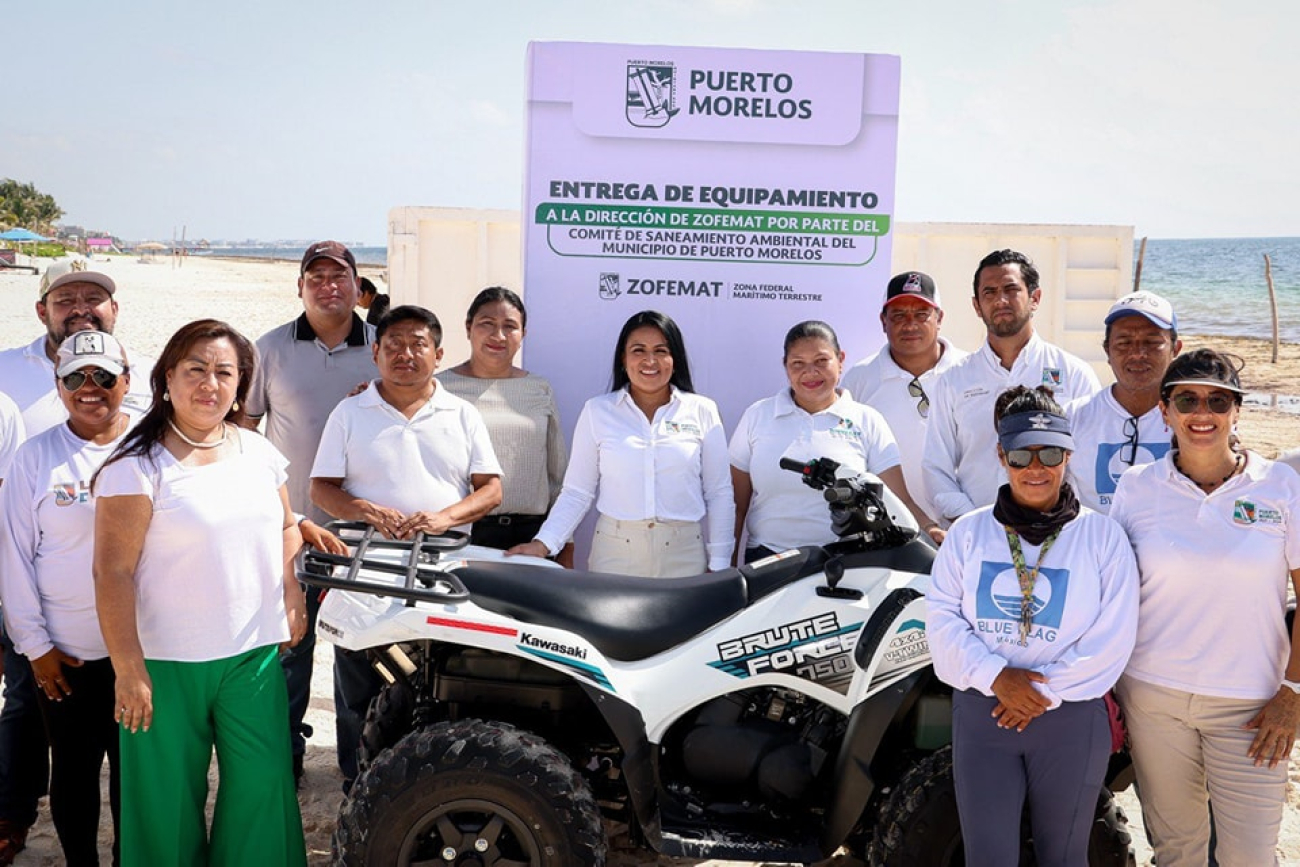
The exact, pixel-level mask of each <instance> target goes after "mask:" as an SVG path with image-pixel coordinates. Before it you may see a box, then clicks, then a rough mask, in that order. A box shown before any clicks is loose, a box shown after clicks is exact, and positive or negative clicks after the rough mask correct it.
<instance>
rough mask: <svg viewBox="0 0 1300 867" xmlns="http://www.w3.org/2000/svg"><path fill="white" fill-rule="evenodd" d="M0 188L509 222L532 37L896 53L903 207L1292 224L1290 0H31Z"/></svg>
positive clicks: (1268, 228)
mask: <svg viewBox="0 0 1300 867" xmlns="http://www.w3.org/2000/svg"><path fill="white" fill-rule="evenodd" d="M0 24H2V25H3V28H2V29H3V32H4V34H5V35H4V46H5V47H4V54H5V63H4V64H3V66H4V68H5V83H4V88H3V98H2V99H0V106H2V107H0V177H5V176H8V177H14V178H16V179H18V180H20V181H30V182H32V183H35V184H36V185H37V186H38V187H39V188H40V189H42V190H43V191H45V192H48V193H51V194H53V195H54V196H55V198H56V199H57V200H58V201H59V203H60V204H61V205H62V207H63V208H64V209H65V210H66V211H67V214H66V216H65V221H67V222H71V223H76V224H83V225H86V226H87V227H99V228H104V229H108V230H111V231H113V232H114V233H116V234H117V235H119V236H121V237H124V238H126V239H128V240H143V239H146V238H155V239H156V238H164V239H165V238H168V237H170V236H171V235H172V231H173V228H174V227H175V228H176V229H177V230H178V231H179V227H180V226H181V225H185V226H187V227H188V237H189V238H191V239H194V238H200V237H206V238H212V239H217V238H221V239H226V240H240V239H245V238H259V239H266V240H271V239H276V238H295V239H302V238H314V237H337V238H343V239H347V240H350V241H356V242H365V243H367V244H371V245H380V246H382V245H384V244H385V243H386V239H387V215H388V211H389V209H390V208H393V207H396V206H403V205H436V206H448V207H484V208H510V209H518V208H519V206H520V199H521V194H522V187H521V185H522V177H523V161H524V151H523V133H524V96H525V82H524V74H525V63H524V60H525V51H526V47H527V44H528V42H529V41H530V40H557V41H598V42H627V43H634V44H651V45H653V44H658V45H717V46H727V47H733V46H734V47H747V48H774V49H797V50H832V51H856V52H880V53H888V54H898V55H900V56H901V57H902V70H903V85H902V108H901V118H900V131H899V161H898V185H897V199H898V209H897V214H896V217H897V218H898V219H902V220H913V221H922V220H926V221H977V222H1046V223H1117V224H1125V225H1133V226H1134V227H1135V231H1136V233H1137V235H1138V236H1141V235H1150V236H1152V237H1158V238H1171V237H1228V236H1252V235H1261V236H1278V235H1291V236H1295V235H1300V206H1298V205H1297V202H1300V170H1297V167H1296V166H1297V157H1296V154H1297V150H1300V110H1298V109H1297V107H1296V106H1297V102H1296V94H1295V87H1296V85H1297V82H1300V51H1297V50H1296V41H1295V34H1296V32H1297V26H1296V25H1297V24H1300V4H1297V3H1296V2H1295V0H1241V2H1232V3H1230V2H1220V0H1213V2H1210V0H1116V2H1101V0H1097V2H1093V0H1073V2H1070V0H1002V2H997V0H994V2H981V0H936V2H915V3H908V2H899V0H885V2H881V0H844V2H817V0H637V2H623V0H519V2H514V0H511V2H505V0H499V2H493V0H480V2H454V3H453V2H442V0H369V2H363V0H350V2H339V0H313V2H308V0H219V2H215V3H195V2H176V0H119V2H110V3H92V2H90V0H79V2H69V0H28V2H23V3H18V2H12V3H5V4H4V8H3V9H0Z"/></svg>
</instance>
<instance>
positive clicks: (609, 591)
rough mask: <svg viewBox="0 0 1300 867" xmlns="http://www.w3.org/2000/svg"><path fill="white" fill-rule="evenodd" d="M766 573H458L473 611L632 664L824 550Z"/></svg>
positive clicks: (532, 569)
mask: <svg viewBox="0 0 1300 867" xmlns="http://www.w3.org/2000/svg"><path fill="white" fill-rule="evenodd" d="M800 551H801V554H800V556H797V557H790V558H787V559H786V560H781V561H777V562H775V563H772V564H770V565H769V566H766V567H764V568H762V569H757V570H755V569H753V568H752V567H749V566H746V567H743V568H742V569H727V570H724V571H722V572H710V573H707V574H704V575H697V576H695V577H691V578H640V577H633V576H629V575H608V574H604V573H600V572H576V571H572V570H570V571H564V572H560V571H558V570H555V569H551V568H548V567H546V566H526V565H522V564H514V563H504V562H484V561H474V562H470V563H468V564H467V565H465V566H460V567H458V568H456V569H454V570H452V571H453V572H454V574H455V575H456V577H457V578H459V579H460V581H461V582H462V583H463V584H464V585H465V589H467V590H468V591H469V592H470V596H471V597H472V599H473V600H474V603H475V604H476V605H479V606H480V607H482V608H486V609H487V610H489V611H495V612H496V613H498V614H502V615H505V616H506V617H513V618H515V619H516V620H520V621H522V622H524V623H531V624H536V625H538V626H551V627H554V628H556V629H564V630H567V631H569V632H573V633H575V634H577V635H581V636H582V637H583V638H585V639H586V640H587V641H588V642H590V643H591V644H592V646H593V647H595V648H596V649H597V650H599V651H600V652H601V653H603V654H604V655H605V656H607V657H609V658H610V659H617V660H621V661H623V662H631V661H634V660H638V659H645V658H646V657H649V656H654V655H655V654H657V653H662V652H663V651H665V650H668V649H669V648H672V647H676V646H677V645H679V644H682V643H683V642H685V641H687V640H689V639H690V638H691V637H693V636H695V635H698V634H699V633H700V632H703V631H704V630H705V629H707V628H708V627H710V626H712V625H713V624H715V623H717V622H718V621H720V620H724V619H726V618H727V617H730V616H731V615H732V614H735V613H736V612H737V611H740V610H741V609H743V608H744V607H745V606H747V605H749V604H750V603H751V602H753V601H754V600H756V599H758V598H760V597H762V596H765V595H767V594H768V593H771V592H772V591H773V590H776V589H777V588H779V587H781V586H784V585H785V584H789V583H791V582H793V581H796V580H798V579H799V578H802V577H804V576H805V575H808V574H812V573H813V572H816V571H818V569H819V568H820V564H821V562H822V561H823V560H824V559H825V555H824V554H816V553H813V552H820V551H821V549H819V548H811V549H800Z"/></svg>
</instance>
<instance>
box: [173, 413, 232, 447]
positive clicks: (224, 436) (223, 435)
mask: <svg viewBox="0 0 1300 867" xmlns="http://www.w3.org/2000/svg"><path fill="white" fill-rule="evenodd" d="M167 426H168V427H169V428H171V429H172V431H173V432H175V434H176V436H178V437H180V438H181V440H182V441H184V442H185V443H186V444H187V445H191V446H194V448H196V449H215V448H216V447H217V446H220V445H225V442H226V440H227V439H228V438H229V436H230V435H229V433H228V432H227V431H226V423H225V422H222V423H221V439H219V440H217V441H216V442H211V443H202V442H198V441H196V440H192V439H190V438H189V437H187V436H186V435H185V434H183V433H181V429H180V428H178V427H177V426H176V422H174V421H172V420H171V419H167Z"/></svg>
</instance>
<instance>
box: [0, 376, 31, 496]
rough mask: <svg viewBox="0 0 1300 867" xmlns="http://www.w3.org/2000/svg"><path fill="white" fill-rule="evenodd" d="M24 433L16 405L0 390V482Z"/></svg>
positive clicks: (20, 414)
mask: <svg viewBox="0 0 1300 867" xmlns="http://www.w3.org/2000/svg"><path fill="white" fill-rule="evenodd" d="M26 435H27V431H26V429H25V427H24V426H23V416H22V413H20V412H19V411H18V405H17V404H16V403H14V402H13V401H12V400H10V399H9V398H8V397H7V396H6V395H5V394H4V392H0V482H3V481H4V480H5V478H6V474H7V473H8V472H9V462H10V461H12V460H13V457H14V453H15V452H16V451H18V447H19V446H20V445H22V444H23V440H24V439H26V438H27V436H26Z"/></svg>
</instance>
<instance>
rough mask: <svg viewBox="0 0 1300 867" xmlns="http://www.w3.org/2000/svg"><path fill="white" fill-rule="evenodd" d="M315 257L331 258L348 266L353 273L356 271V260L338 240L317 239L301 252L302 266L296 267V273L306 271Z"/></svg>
mask: <svg viewBox="0 0 1300 867" xmlns="http://www.w3.org/2000/svg"><path fill="white" fill-rule="evenodd" d="M317 259H333V260H334V261H335V262H338V263H339V264H340V265H343V266H345V267H347V268H350V269H351V270H352V273H353V275H355V274H356V273H357V260H356V259H355V258H353V256H352V251H351V250H349V249H348V248H347V247H344V246H343V245H342V244H340V243H339V242H338V241H317V242H316V243H315V244H312V245H311V246H310V247H308V248H307V252H306V253H303V254H302V267H301V268H299V269H298V273H299V274H304V273H306V271H307V268H308V266H310V265H311V263H312V262H315V261H316V260H317Z"/></svg>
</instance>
